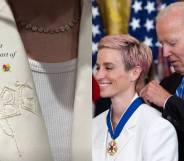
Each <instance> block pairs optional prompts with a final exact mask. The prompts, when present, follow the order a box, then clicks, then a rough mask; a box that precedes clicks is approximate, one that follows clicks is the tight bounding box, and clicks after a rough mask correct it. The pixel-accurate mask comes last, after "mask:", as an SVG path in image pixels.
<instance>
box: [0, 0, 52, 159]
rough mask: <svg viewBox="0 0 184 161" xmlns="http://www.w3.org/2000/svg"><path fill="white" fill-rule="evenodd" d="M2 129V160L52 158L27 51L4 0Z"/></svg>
mask: <svg viewBox="0 0 184 161" xmlns="http://www.w3.org/2000/svg"><path fill="white" fill-rule="evenodd" d="M0 129H1V131H0V147H3V148H4V149H3V150H2V149H1V148H0V160H7V161H9V160H26V161H39V160H45V161H52V157H51V153H50V148H49V143H48V138H47V134H46V129H45V126H44V122H43V119H42V116H41V109H40V107H39V103H38V99H37V96H36V92H35V88H34V83H33V79H32V75H31V71H30V69H29V64H28V60H27V56H26V52H25V49H24V46H23V44H22V41H21V38H20V35H19V33H18V32H17V28H16V23H15V20H14V18H13V15H12V12H11V10H10V8H9V5H8V4H7V2H6V1H5V0H0ZM5 143H6V144H5ZM6 147H11V149H10V148H6ZM40 157H41V158H40ZM2 158H3V159H2ZM15 158H18V159H15ZM20 158H21V159H20Z"/></svg>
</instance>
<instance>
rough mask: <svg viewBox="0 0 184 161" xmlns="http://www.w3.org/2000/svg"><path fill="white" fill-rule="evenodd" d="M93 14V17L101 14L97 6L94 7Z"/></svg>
mask: <svg viewBox="0 0 184 161" xmlns="http://www.w3.org/2000/svg"><path fill="white" fill-rule="evenodd" d="M92 15H93V18H96V17H97V16H99V15H100V14H99V11H98V8H97V7H92Z"/></svg>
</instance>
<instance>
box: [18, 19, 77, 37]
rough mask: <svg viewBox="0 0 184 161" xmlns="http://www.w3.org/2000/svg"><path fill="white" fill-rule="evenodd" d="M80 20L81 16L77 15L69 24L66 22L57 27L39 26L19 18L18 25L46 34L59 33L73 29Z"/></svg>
mask: <svg viewBox="0 0 184 161" xmlns="http://www.w3.org/2000/svg"><path fill="white" fill-rule="evenodd" d="M79 20H80V17H76V18H74V19H73V20H72V21H71V22H69V23H68V24H65V25H63V26H58V27H56V28H47V27H43V26H38V25H34V24H31V23H28V22H26V21H23V20H17V25H18V26H19V27H21V28H23V29H25V30H28V31H31V32H39V33H45V34H57V33H61V32H66V31H69V30H71V29H72V28H73V27H74V26H75V25H77V24H78V23H79Z"/></svg>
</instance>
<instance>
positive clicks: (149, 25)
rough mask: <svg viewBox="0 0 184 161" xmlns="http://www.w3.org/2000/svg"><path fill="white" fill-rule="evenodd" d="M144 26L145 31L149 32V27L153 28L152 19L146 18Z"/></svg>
mask: <svg viewBox="0 0 184 161" xmlns="http://www.w3.org/2000/svg"><path fill="white" fill-rule="evenodd" d="M144 27H146V30H147V32H149V31H150V30H151V29H154V21H153V20H149V19H146V22H145V24H144Z"/></svg>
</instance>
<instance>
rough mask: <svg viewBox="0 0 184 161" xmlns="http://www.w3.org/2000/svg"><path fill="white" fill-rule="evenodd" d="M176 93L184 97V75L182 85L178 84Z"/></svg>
mask: <svg viewBox="0 0 184 161" xmlns="http://www.w3.org/2000/svg"><path fill="white" fill-rule="evenodd" d="M176 95H177V96H178V97H180V98H182V99H184V77H183V79H182V81H181V83H180V85H179V86H178V88H177V89H176Z"/></svg>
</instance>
